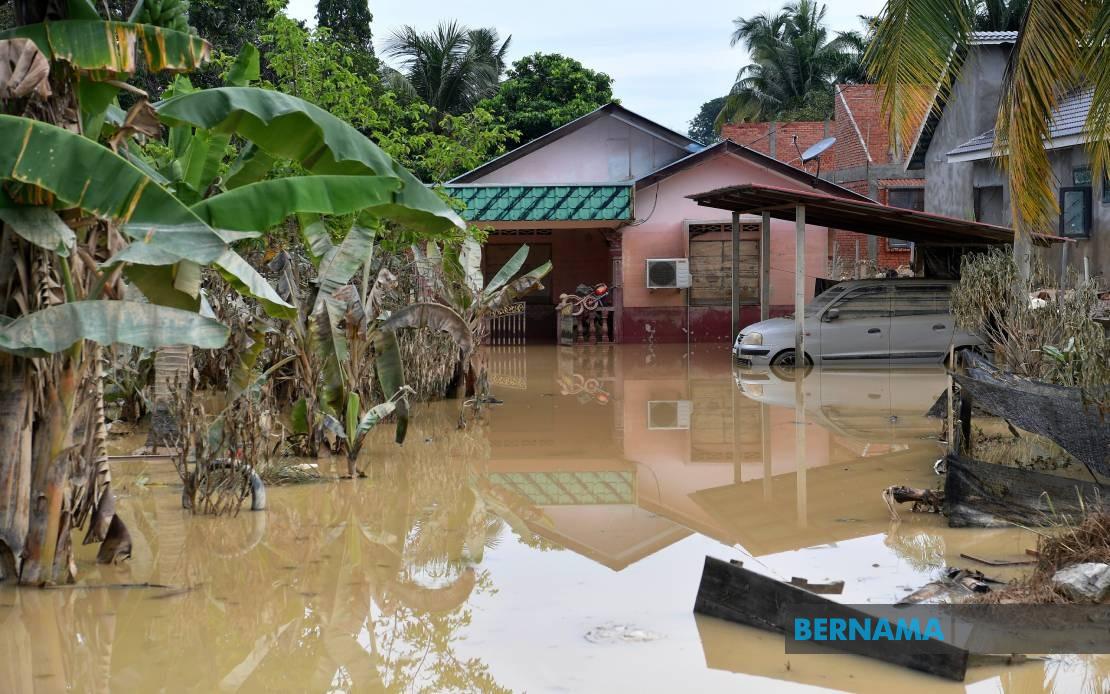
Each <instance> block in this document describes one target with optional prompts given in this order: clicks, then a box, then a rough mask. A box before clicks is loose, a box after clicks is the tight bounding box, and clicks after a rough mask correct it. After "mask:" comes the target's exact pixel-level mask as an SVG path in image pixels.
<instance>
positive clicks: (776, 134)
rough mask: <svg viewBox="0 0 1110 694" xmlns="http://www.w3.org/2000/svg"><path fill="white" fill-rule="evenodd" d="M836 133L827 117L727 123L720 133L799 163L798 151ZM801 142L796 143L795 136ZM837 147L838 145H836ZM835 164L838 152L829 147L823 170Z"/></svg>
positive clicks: (729, 138) (784, 159)
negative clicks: (817, 119) (782, 121)
mask: <svg viewBox="0 0 1110 694" xmlns="http://www.w3.org/2000/svg"><path fill="white" fill-rule="evenodd" d="M833 134H835V127H834V124H833V123H832V122H831V121H830V122H826V121H798V122H794V123H726V124H725V125H724V126H722V128H721V137H723V138H725V139H726V140H732V141H733V142H735V143H737V144H740V145H744V146H745V147H750V148H751V149H754V150H755V151H757V152H760V153H761V154H766V155H768V156H772V157H774V158H775V159H778V160H779V161H783V162H786V163H788V164H793V165H794V166H798V164H799V162H798V152H799V151H802V152H804V151H806V149H807V148H808V147H810V146H811V145H813V144H816V143H817V142H819V141H821V140H823V139H824V138H826V137H828V136H829V135H833ZM795 135H797V137H798V145H797V147H795V146H794V136H795ZM834 149H835V148H834ZM835 168H836V152H835V151H832V150H830V151H829V152H827V153H826V154H825V155H823V156H822V157H821V170H822V171H827V170H828V171H831V170H832V169H835Z"/></svg>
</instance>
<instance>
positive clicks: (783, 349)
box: [732, 279, 984, 367]
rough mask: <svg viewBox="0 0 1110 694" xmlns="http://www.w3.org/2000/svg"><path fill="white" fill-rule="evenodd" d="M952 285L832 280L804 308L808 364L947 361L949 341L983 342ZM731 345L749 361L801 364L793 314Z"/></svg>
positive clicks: (747, 331) (758, 326)
mask: <svg viewBox="0 0 1110 694" xmlns="http://www.w3.org/2000/svg"><path fill="white" fill-rule="evenodd" d="M953 286H955V282H953V281H950V280H928V279H871V280H849V281H846V282H841V283H839V284H836V285H834V286H832V287H830V288H829V289H827V290H826V291H824V292H822V293H821V294H819V295H818V296H816V297H814V299H813V301H812V302H810V304H809V305H808V306H806V308H805V324H806V328H805V329H806V334H805V347H804V349H805V354H804V355H803V356H804V364H805V366H807V367H808V366H811V365H814V364H816V365H819V366H826V367H827V366H836V365H840V364H852V365H855V366H858V365H860V364H864V363H867V362H873V363H876V364H882V365H884V366H885V365H899V364H942V363H944V361H945V358H946V357H947V356H948V350H949V348H950V347H954V348H955V349H956V350H957V351H958V350H961V349H981V348H983V346H984V343H983V340H982V339H980V338H979V337H978V336H976V335H974V334H972V333H969V332H967V331H964V330H960V329H958V328H957V327H956V321H955V320H954V318H953V317H952V312H951V305H950V296H951V293H952V287H953ZM732 353H733V356H734V357H735V359H736V361H737V363H739V364H741V365H743V366H749V367H750V366H772V367H793V366H795V365H796V364H798V362H799V360H798V359H797V357H796V356H795V354H794V319H793V318H792V317H791V318H771V319H769V320H765V321H760V322H759V323H754V324H752V325H749V326H747V327H746V328H744V329H743V330H741V331H740V334H739V335H737V336H736V341H735V343H734V344H733V346H732Z"/></svg>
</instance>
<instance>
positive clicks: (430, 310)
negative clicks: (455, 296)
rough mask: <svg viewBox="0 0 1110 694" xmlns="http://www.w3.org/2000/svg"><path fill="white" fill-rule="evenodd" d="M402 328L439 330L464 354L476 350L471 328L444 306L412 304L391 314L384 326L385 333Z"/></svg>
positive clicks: (460, 317)
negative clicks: (448, 336)
mask: <svg viewBox="0 0 1110 694" xmlns="http://www.w3.org/2000/svg"><path fill="white" fill-rule="evenodd" d="M402 328H428V329H429V330H439V331H442V332H445V333H447V334H448V335H450V336H451V338H452V339H453V340H454V341H455V344H456V345H458V346H459V349H461V350H462V351H463V352H464V353H466V354H469V353H470V352H471V351H472V350H473V349H474V333H472V332H471V331H470V326H469V325H467V324H466V321H465V320H463V318H462V316H460V315H459V314H457V313H455V312H454V311H453V310H451V309H450V308H448V307H446V306H443V305H442V304H429V303H420V304H411V305H409V306H406V307H404V308H402V309H400V310H397V311H394V312H393V313H391V314H390V316H389V318H387V319H386V320H385V322H384V323H383V324H382V329H383V330H384V331H397V330H401V329H402ZM384 386H385V384H384V383H383V387H384ZM398 387H399V386H398Z"/></svg>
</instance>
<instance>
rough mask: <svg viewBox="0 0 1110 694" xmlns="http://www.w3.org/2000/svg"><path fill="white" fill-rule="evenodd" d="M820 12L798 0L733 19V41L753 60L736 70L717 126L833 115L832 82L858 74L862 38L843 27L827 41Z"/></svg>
mask: <svg viewBox="0 0 1110 694" xmlns="http://www.w3.org/2000/svg"><path fill="white" fill-rule="evenodd" d="M825 12H826V7H825V5H823V4H818V3H817V2H815V0H797V1H796V2H789V3H787V4H786V5H784V6H783V8H782V10H781V11H780V12H778V13H777V14H771V13H764V14H760V15H757V16H755V17H751V18H748V19H745V18H743V17H739V18H737V19H736V20H734V22H733V23H734V24H735V27H736V28H735V30H734V31H733V33H732V45H733V46H735V45H736V44H738V43H742V44H743V45H744V47H745V48H746V49H747V50H748V52H749V53H750V55H751V59H752V62H751V64H749V65H745V66H744V67H743V68H741V69H740V71H739V72H738V73H737V75H736V82H735V83H734V84H733V86H732V89H731V91H730V92H729V94H728V96H727V97H726V100H725V104H724V107H723V108H722V109H721V111H720V113H719V115H718V116H717V121H716V128H717V130H718V131H719V130H720V126H721V125H722V124H723V123H726V122H729V121H765V120H792V119H795V118H798V117H799V116H803V117H805V118H807V119H810V120H822V119H825V118H831V117H832V110H833V109H832V105H833V100H832V93H833V87H834V85H835V84H836V83H837V82H851V81H857V80H858V78H859V76H860V75H862V68H861V67H860V61H861V60H862V56H863V50H862V44H863V43H865V42H866V39H865V38H863V37H861V36H860V34H858V33H856V32H846V33H842V34H839V35H837V36H836V37H834V38H832V39H831V40H830V38H829V36H828V30H827V29H826V28H825Z"/></svg>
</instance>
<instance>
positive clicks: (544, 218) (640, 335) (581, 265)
mask: <svg viewBox="0 0 1110 694" xmlns="http://www.w3.org/2000/svg"><path fill="white" fill-rule="evenodd" d="M743 183H760V184H766V185H772V186H778V187H783V188H799V189H805V190H812V189H813V188H814V187H816V189H817V190H819V191H820V192H823V193H826V194H833V195H843V196H845V197H851V198H860V197H861V196H859V195H858V194H857V193H853V192H852V191H850V190H847V189H845V188H842V187H840V186H838V185H836V184H833V183H830V182H827V181H824V180H815V179H814V177H813V176H812V175H811V174H810V173H807V172H806V171H804V170H802V169H799V168H796V167H793V166H790V165H789V164H785V163H783V162H780V161H778V160H776V159H774V158H773V157H770V156H767V155H765V154H762V153H760V152H757V151H755V150H753V149H749V148H747V147H744V146H741V145H737V144H735V143H733V142H731V141H727V140H726V141H722V142H718V143H717V144H714V145H711V146H709V147H704V146H703V145H701V144H700V143H698V142H695V141H693V140H691V139H689V138H687V137H686V136H684V135H681V134H679V133H677V132H674V131H672V130H669V129H667V128H665V127H663V126H661V125H659V124H657V123H654V122H652V121H650V120H648V119H646V118H644V117H642V116H640V115H637V114H636V113H633V112H632V111H629V110H628V109H626V108H623V107H622V106H619V105H617V104H609V105H606V106H603V107H601V108H599V109H597V110H596V111H594V112H592V113H589V114H587V115H585V116H583V117H581V118H579V119H577V120H575V121H572V122H570V123H568V124H566V125H564V126H562V127H561V128H558V129H556V130H554V131H552V132H550V133H548V134H547V135H544V136H543V137H541V138H538V139H536V140H533V141H532V142H529V143H528V144H525V145H523V146H521V147H519V148H517V149H515V150H513V151H511V152H509V153H507V154H505V155H503V156H501V157H498V158H496V159H493V160H491V161H489V162H487V163H485V164H483V165H482V166H479V167H478V168H476V169H474V170H472V171H469V172H467V173H465V174H463V175H461V176H459V177H457V178H455V179H453V180H452V181H450V182H449V183H448V188H449V190H450V192H451V193H452V194H453V195H454V196H455V197H457V198H458V199H460V200H462V201H463V202H465V203H466V206H467V207H466V210H465V211H464V213H463V214H464V217H466V218H467V220H468V221H470V222H472V223H474V224H476V225H478V226H481V227H484V228H488V229H489V230H490V234H489V240H488V242H487V244H486V247H485V253H484V261H483V262H484V264H485V268H484V269H485V272H486V273H487V275H488V276H491V275H492V274H493V273H496V272H497V270H498V269H499V268H500V267H501V265H503V264H504V263H505V262H506V261H507V260H508V258H509V257H511V256H512V254H513V253H514V252H515V251H516V250H517V248H519V247H520V245H521V244H528V246H529V247H530V249H531V251H530V259H529V262H528V263H527V265H526V267H531V266H533V265H536V264H539V263H540V262H543V261H545V260H551V261H553V264H554V266H555V269H554V271H553V273H552V275H551V276H550V277H549V279H548V281H546V282H545V285H546V289H545V291H544V292H542V293H540V294H538V295H535V296H532V297H529V299H528V306H527V326H528V339H529V340H530V341H544V340H546V341H552V340H554V338H555V334H556V317H555V304H556V303H557V302H558V297H559V294H561V293H572V292H573V291H574V290H575V288H576V287H577V286H578V285H580V284H587V285H593V284H596V283H598V282H605V283H607V284H609V285H611V286H612V287H613V288H614V289H613V291H612V295H611V302H612V307H613V311H612V312H611V313H610V314H609V315H610V317H609V320H610V321H611V325H610V326H609V327H608V333H609V334H610V335H611V336H612V337H613V339H614V340H615V341H617V342H633V343H635V342H645V341H655V342H686V341H687V340H688V339H689V340H691V341H697V342H717V341H730V340H731V339H732V336H731V335H730V334H729V332H730V327H729V326H730V321H731V318H732V313H731V312H732V309H731V296H732V295H731V292H732V276H731V275H732V271H731V262H732V243H731V240H730V239H731V236H730V224H731V222H730V219H729V215H728V213H727V212H724V211H721V210H714V209H710V208H705V207H700V206H699V205H697V204H696V203H695V202H694V201H693V200H690V199H689V198H688V196H690V195H693V194H696V193H701V192H704V191H707V190H713V189H716V188H722V187H725V186H733V185H739V184H743ZM740 221H741V225H742V226H741V235H740V276H739V277H738V278H737V280H736V284H737V287H738V290H739V292H740V299H741V308H740V315H739V324H740V325H746V324H748V323H751V322H754V321H756V320H758V319H759V296H760V287H759V281H760V280H759V278H760V272H759V257H760V253H759V239H760V226H759V224H760V218H759V217H754V216H753V217H741V220H740ZM809 231H810V232H824V233H808V234H806V239H807V242H806V249H805V255H806V266H805V267H806V277H807V279H808V282H807V285H808V290H807V296H812V295H813V290H814V286H815V280H816V279H817V278H822V277H825V276H827V267H828V257H829V256H828V239H829V233H828V232H829V230H828V229H819V228H816V227H810V229H809ZM794 237H795V235H794V224H793V223H792V222H788V221H779V220H774V221H772V226H771V244H770V246H771V248H770V297H771V299H770V301H771V314H772V315H782V314H786V313H790V312H791V311H792V310H793V287H794ZM653 261H655V262H653ZM676 261H677V262H676ZM683 261H684V262H683ZM660 264H661V267H659V266H660ZM652 268H655V269H653V270H652V272H658V271H659V270H660V269H661V270H662V274H651V275H650V276H649V269H652ZM687 270H688V276H687ZM669 271H671V272H669ZM667 285H674V286H667Z"/></svg>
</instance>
